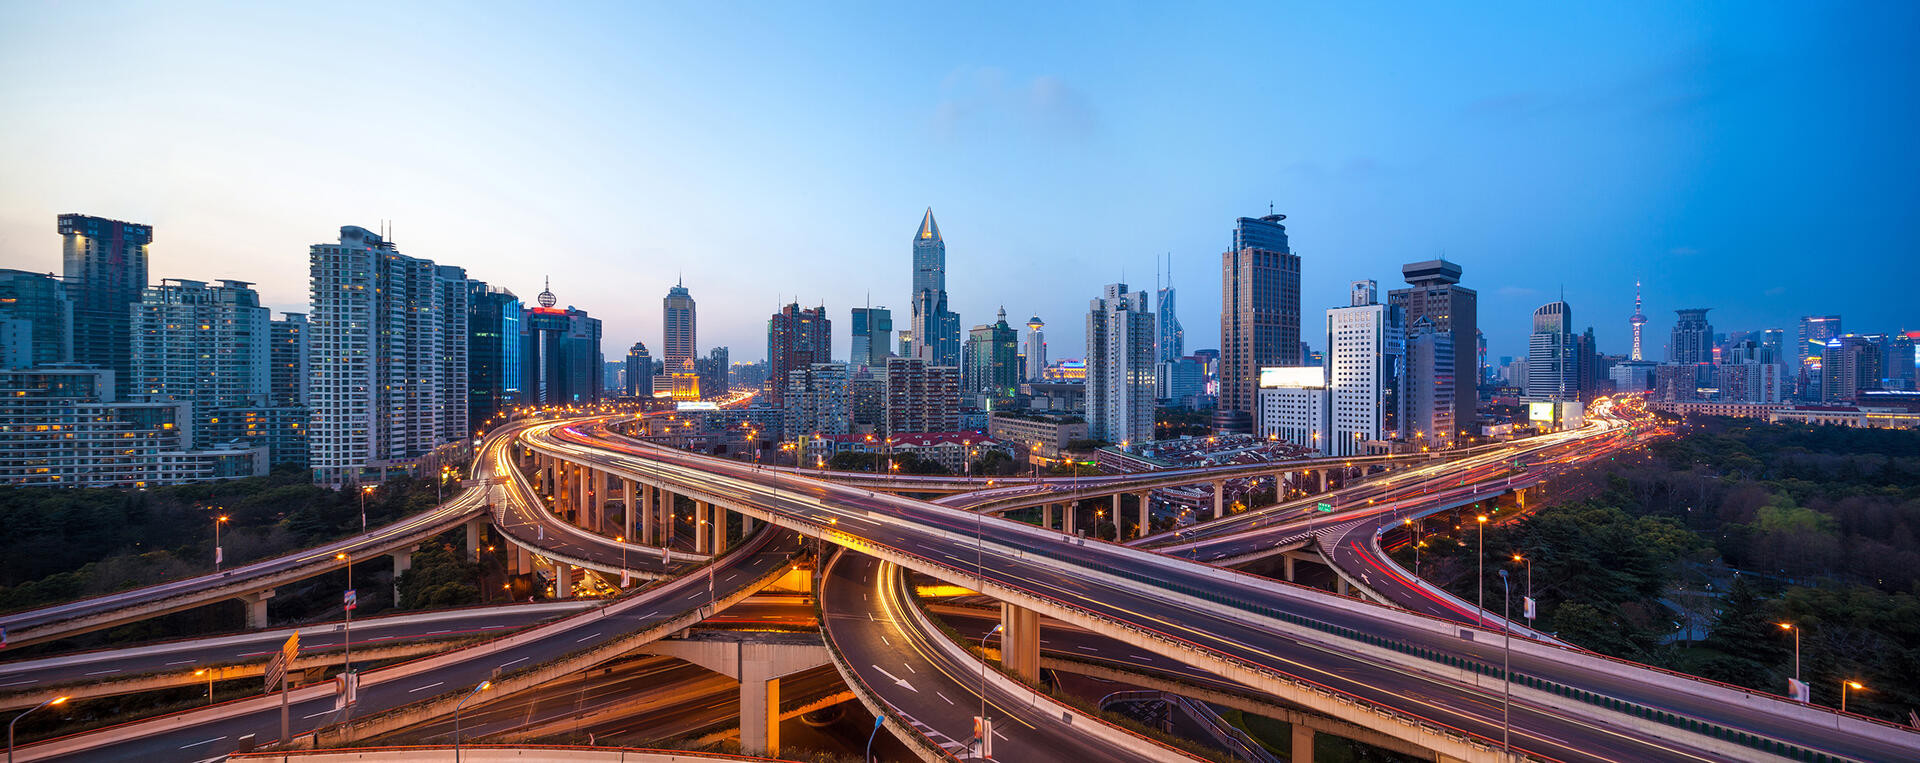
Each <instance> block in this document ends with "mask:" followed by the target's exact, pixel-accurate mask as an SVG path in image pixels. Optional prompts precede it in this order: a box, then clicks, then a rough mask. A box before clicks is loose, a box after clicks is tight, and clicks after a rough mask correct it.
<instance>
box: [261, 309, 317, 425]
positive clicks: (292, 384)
mask: <svg viewBox="0 0 1920 763" xmlns="http://www.w3.org/2000/svg"><path fill="white" fill-rule="evenodd" d="M267 336H268V339H269V341H268V344H267V405H271V406H288V405H297V406H302V407H305V406H306V405H307V380H308V379H310V378H311V377H312V376H313V374H312V373H311V367H310V366H308V365H307V363H308V362H309V357H308V356H309V351H308V347H307V337H308V334H307V314H306V313H282V314H281V318H280V319H279V320H276V321H272V322H270V323H268V324H267ZM302 426H305V424H302Z"/></svg>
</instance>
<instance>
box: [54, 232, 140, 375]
mask: <svg viewBox="0 0 1920 763" xmlns="http://www.w3.org/2000/svg"><path fill="white" fill-rule="evenodd" d="M60 237H61V248H60V259H61V264H62V265H63V266H64V268H65V269H64V273H65V278H64V279H63V280H64V281H65V283H66V285H67V296H68V297H69V298H70V299H71V300H72V302H73V360H74V362H76V363H84V364H87V365H91V366H96V367H99V368H106V369H112V370H113V372H114V383H115V384H117V385H119V386H118V389H117V390H116V391H117V392H118V393H119V394H120V395H121V396H122V397H124V396H125V395H126V394H127V392H128V391H129V390H131V389H133V386H132V385H133V345H132V334H131V333H130V331H131V330H130V326H129V321H130V318H131V313H130V312H129V310H130V309H131V308H132V307H133V304H134V303H136V302H139V301H140V291H141V290H142V289H145V288H147V247H148V245H150V244H152V243H153V227H152V226H149V225H140V224H138V223H128V222H121V221H119V220H108V219H106V218H102V217H90V216H87V215H75V214H65V215H61V216H60Z"/></svg>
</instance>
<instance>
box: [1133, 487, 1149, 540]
mask: <svg viewBox="0 0 1920 763" xmlns="http://www.w3.org/2000/svg"><path fill="white" fill-rule="evenodd" d="M1136 497H1137V498H1139V499H1140V537H1142V538H1145V537H1147V532H1148V530H1147V528H1149V527H1151V526H1152V523H1151V522H1150V521H1149V520H1151V519H1152V518H1153V517H1151V516H1149V514H1151V512H1150V511H1149V507H1151V506H1152V505H1153V493H1151V492H1143V493H1140V494H1139V495H1137V496H1136Z"/></svg>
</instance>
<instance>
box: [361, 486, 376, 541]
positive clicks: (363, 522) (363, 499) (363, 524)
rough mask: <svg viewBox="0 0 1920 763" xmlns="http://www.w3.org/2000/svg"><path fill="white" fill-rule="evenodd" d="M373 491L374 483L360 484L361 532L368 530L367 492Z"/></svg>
mask: <svg viewBox="0 0 1920 763" xmlns="http://www.w3.org/2000/svg"><path fill="white" fill-rule="evenodd" d="M371 492H373V486H372V485H361V486H360V532H366V531H367V494H368V493H371Z"/></svg>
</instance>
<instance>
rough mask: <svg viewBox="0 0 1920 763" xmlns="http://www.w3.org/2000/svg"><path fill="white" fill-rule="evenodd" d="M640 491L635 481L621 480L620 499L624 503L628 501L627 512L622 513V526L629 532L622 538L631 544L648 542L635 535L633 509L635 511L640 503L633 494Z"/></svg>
mask: <svg viewBox="0 0 1920 763" xmlns="http://www.w3.org/2000/svg"><path fill="white" fill-rule="evenodd" d="M639 489H640V486H639V485H638V484H635V483H634V481H633V480H630V479H621V480H620V499H621V500H623V501H626V503H627V508H626V510H624V511H622V512H620V524H622V525H624V526H625V527H626V531H627V533H626V535H624V536H622V537H625V538H626V539H627V541H628V542H631V543H645V542H646V541H643V540H641V539H640V536H638V535H634V534H633V526H634V519H635V518H634V516H633V509H634V506H636V505H638V503H637V502H636V501H635V500H634V495H633V493H634V491H636V490H639Z"/></svg>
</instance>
